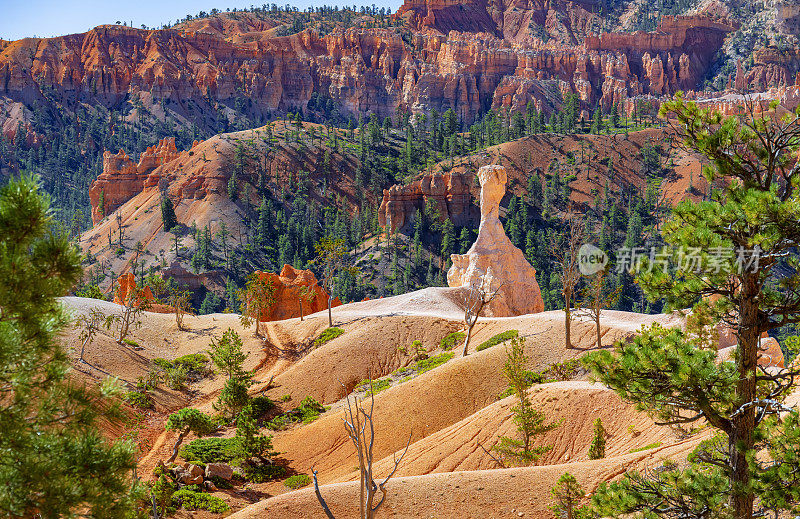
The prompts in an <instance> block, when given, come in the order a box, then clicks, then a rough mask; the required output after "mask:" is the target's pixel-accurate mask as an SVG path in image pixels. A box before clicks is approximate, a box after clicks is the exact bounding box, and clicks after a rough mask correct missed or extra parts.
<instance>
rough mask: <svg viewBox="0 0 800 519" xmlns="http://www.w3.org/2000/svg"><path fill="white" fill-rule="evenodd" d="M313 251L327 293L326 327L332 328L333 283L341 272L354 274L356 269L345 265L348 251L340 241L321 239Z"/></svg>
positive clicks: (342, 241) (327, 238)
mask: <svg viewBox="0 0 800 519" xmlns="http://www.w3.org/2000/svg"><path fill="white" fill-rule="evenodd" d="M314 250H316V252H317V259H316V260H315V262H316V263H317V264H318V265H319V266H320V268H321V269H322V286H323V288H325V291H326V292H327V293H328V326H330V327H333V314H332V312H331V305H332V304H333V281H334V279H335V278H336V276H338V275H339V274H340V273H342V272H343V271H347V272H350V273H351V274H356V273H357V272H358V269H356V268H355V267H352V266H349V265H347V258H348V251H347V246H346V244H345V242H344V240H342V239H334V238H329V237H323V238H321V239H320V240H319V241H318V242H317V244H316V245H315V246H314Z"/></svg>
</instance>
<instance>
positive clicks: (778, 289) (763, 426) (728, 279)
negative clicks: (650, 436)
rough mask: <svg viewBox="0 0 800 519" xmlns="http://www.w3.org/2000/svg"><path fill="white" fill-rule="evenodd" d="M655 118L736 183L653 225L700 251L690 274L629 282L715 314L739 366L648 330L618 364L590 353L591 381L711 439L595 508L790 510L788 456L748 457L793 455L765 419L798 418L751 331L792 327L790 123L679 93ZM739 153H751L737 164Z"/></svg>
mask: <svg viewBox="0 0 800 519" xmlns="http://www.w3.org/2000/svg"><path fill="white" fill-rule="evenodd" d="M663 110H664V112H665V113H668V115H669V116H670V117H671V118H673V120H674V121H675V122H676V126H677V127H678V128H679V130H680V137H681V142H682V143H684V144H683V145H685V146H686V147H687V148H689V149H691V150H694V151H699V152H701V153H702V154H704V155H705V156H706V157H707V158H708V159H709V162H710V163H711V164H712V166H710V167H709V168H708V169H707V170H705V174H706V175H707V177H708V180H709V182H713V181H714V180H715V179H717V178H725V179H732V181H730V182H727V184H726V188H725V190H724V191H719V192H715V193H714V195H713V196H712V197H711V199H709V200H705V201H702V202H699V203H695V202H692V201H684V202H681V203H680V204H678V206H676V208H675V209H674V212H673V215H672V217H671V218H670V219H669V220H668V221H667V222H666V223H665V224H664V226H663V228H662V235H663V237H664V240H665V242H666V243H667V244H669V245H671V246H672V247H674V248H675V249H676V250H681V249H682V250H695V249H696V250H697V251H698V260H699V265H700V268H697V269H695V268H691V267H689V268H686V267H685V266H684V267H682V268H680V269H679V270H678V271H676V270H675V269H674V268H672V267H671V266H669V265H664V264H662V263H654V264H653V265H652V269H650V266H651V265H647V262H645V263H646V264H645V265H644V267H645V268H644V269H642V271H640V272H639V274H638V279H637V282H638V283H639V285H640V286H642V287H643V289H644V290H645V292H646V293H647V295H648V297H649V298H650V300H651V301H655V300H656V299H659V298H662V297H665V298H666V299H667V303H668V305H669V308H670V309H671V308H687V307H689V306H691V307H692V308H693V316H702V317H703V321H704V322H708V323H711V325H713V324H716V322H718V321H719V320H721V319H722V320H724V321H725V322H726V323H727V324H728V325H729V326H731V327H732V328H733V330H734V333H735V334H736V336H737V337H738V345H737V347H736V355H735V357H734V359H735V363H732V362H723V363H719V362H718V359H717V356H716V352H715V351H713V350H711V349H709V348H708V344H706V343H707V342H708V341H703V340H700V338H701V337H705V336H711V335H712V333H711V332H707V333H704V334H697V333H693V332H692V331H691V330H688V331H687V332H683V331H681V330H665V329H663V328H661V327H658V326H654V327H652V328H651V329H648V330H645V331H644V332H643V333H642V335H640V336H638V337H636V338H635V339H634V341H633V342H632V343H630V344H629V345H627V346H626V345H622V344H621V343H620V344H617V345H616V346H615V350H616V352H615V353H616V355H615V356H612V354H611V352H607V351H606V352H603V353H596V354H593V355H591V356H590V357H589V361H588V364H589V366H590V367H591V369H592V371H593V372H595V374H596V375H597V376H598V378H599V380H601V381H602V382H604V383H605V384H607V385H609V386H610V387H612V388H614V389H615V391H617V392H618V393H619V394H620V395H622V397H623V398H625V399H626V400H628V401H632V402H636V403H637V405H638V406H639V407H640V408H641V409H645V410H647V411H648V412H649V413H650V414H652V415H654V416H655V417H656V418H657V419H658V421H659V422H662V423H665V424H674V425H679V426H681V427H683V428H689V427H692V426H694V425H695V424H699V423H703V424H708V425H709V426H710V427H712V428H713V429H716V430H717V431H718V433H719V434H718V438H717V439H716V440H714V442H713V444H711V443H705V444H702V445H701V446H700V447H699V448H698V450H697V451H695V454H694V456H693V459H694V460H696V463H690V464H689V466H687V467H675V466H673V467H668V470H665V471H663V472H661V473H659V474H657V476H658V477H657V479H653V477H648V475H647V474H645V475H642V474H636V473H631V474H629V475H628V477H627V478H625V479H623V480H622V481H621V482H620V483H618V484H615V485H606V486H604V487H601V491H599V492H598V494H597V499H596V503H597V505H598V509H599V510H611V509H614V510H616V512H614V513H617V514H620V513H632V512H633V511H636V510H647V511H651V510H652V508H651V507H652V504H653V502H664V501H665V500H670V502H675V501H673V499H674V496H676V495H681V496H685V498H684V499H683V501H682V502H683V503H684V505H682V506H684V507H685V508H682V509H678V510H673V511H671V515H669V514H667V513H664V514H660V515H662V516H667V515H669V516H671V517H674V516H677V515H681V516H684V517H688V516H689V515H688V514H697V513H698V511H700V510H705V511H704V512H703V516H704V517H719V516H722V515H725V516H731V517H733V518H735V519H750V518H751V517H753V515H754V512H756V510H754V508H755V506H756V504H758V506H759V508H760V511H761V512H762V513H766V510H773V509H774V508H776V507H781V506H784V505H786V504H787V503H790V502H791V503H793V505H792V506H796V505H797V503H798V502H800V487H798V486H797V485H796V484H791V483H789V482H788V480H787V475H788V474H790V473H792V472H793V471H794V473H797V471H798V470H800V466H797V465H796V463H797V461H798V460H797V457H796V456H794V455H788V457H787V458H784V459H776V460H774V461H773V460H770V462H769V463H766V464H765V463H761V462H760V460H759V459H758V456H756V455H755V453H756V452H757V451H759V450H760V449H761V448H762V447H763V446H764V442H766V443H770V442H772V443H773V445H774V444H775V442H780V443H782V444H783V445H784V447H783V448H782V449H783V450H782V451H781V449H776V452H777V453H780V452H783V453H784V455H787V453H788V451H789V450H795V452H796V451H797V450H798V449H800V445H798V444H797V443H795V444H789V443H787V442H789V441H795V442H797V441H799V440H800V438H798V437H797V435H791V434H787V433H786V431H785V428H783V426H779V425H775V426H773V425H772V424H771V423H770V422H771V418H770V417H771V416H777V415H778V413H781V412H783V413H784V415H783V416H782V421H783V423H784V424H785V423H790V422H796V420H797V419H798V415H797V411H796V410H790V409H788V408H786V407H785V406H784V404H783V403H782V402H783V400H784V399H785V398H786V395H787V394H788V393H789V392H790V391H791V389H792V387H793V382H792V381H793V380H794V378H795V377H796V376H797V375H798V374H800V371H798V370H797V369H796V368H788V369H776V370H774V371H770V372H769V374H767V372H766V371H765V370H760V369H759V368H758V366H757V365H758V358H759V345H760V337H761V335H762V334H763V333H765V332H769V331H770V330H772V329H774V328H776V327H778V326H781V325H783V324H787V323H795V322H798V321H800V296H798V293H797V291H796V289H795V287H797V286H798V285H799V284H800V274H798V272H800V259H799V258H798V257H797V255H796V254H794V252H793V251H795V250H796V247H797V243H800V230H799V229H798V227H797V219H798V208H797V203H798V201H797V192H796V188H797V187H796V186H797V184H798V181H800V170H799V169H798V168H797V167H795V166H793V165H794V164H795V162H796V153H797V148H798V139H800V117H798V116H791V117H787V118H785V119H781V120H776V119H772V118H771V116H770V115H767V114H768V112H763V113H762V115H754V116H751V115H748V116H747V117H744V118H741V119H739V118H737V117H723V116H722V115H720V114H718V113H715V112H711V111H706V110H701V109H700V108H699V107H698V106H697V105H696V104H695V103H692V102H690V103H687V102H685V101H684V100H683V98H682V97H681V96H677V97H676V99H675V100H674V101H670V102H668V103H666V104H665V105H664V108H663ZM757 113H758V112H756V114H757ZM742 150H748V151H747V152H746V154H745V157H746V159H745V158H743V155H742ZM709 265H711V268H709ZM695 318H696V317H695ZM688 324H689V323H687V327H688ZM712 330H713V329H712ZM767 395H768V396H767ZM701 421H702V422H701ZM776 429H777V430H778V432H779V433H780V434H777V435H776V432H775V431H776ZM781 430H782V432H781ZM706 460H711V462H712V463H705V461H706ZM793 464H794V465H793ZM650 476H656V475H650ZM772 477H774V478H775V481H776V482H777V483H778V486H779V487H780V488H784V491H783V498H782V502H776V501H772V502H770V500H771V499H775V497H774V495H771V494H770V492H769V490H770V488H775V487H770V486H768V485H762V484H761V483H762V482H763V481H765V480H768V479H770V478H772ZM784 485H785V487H784ZM757 498H759V499H757ZM718 514H719V515H718ZM604 515H605V514H604Z"/></svg>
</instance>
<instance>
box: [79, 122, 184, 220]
mask: <svg viewBox="0 0 800 519" xmlns="http://www.w3.org/2000/svg"><path fill="white" fill-rule="evenodd" d="M178 155H179V153H178V150H177V148H176V147H175V138H174V137H167V138H165V139H162V140H161V141H160V142H159V143H158V144H157V145H155V146H150V147H149V148H147V150H145V152H144V153H142V154H141V156H140V157H139V162H138V163H135V162H133V161H132V160H131V159H130V157H128V155H127V154H126V153H125V152H124V151H122V150H119V152H118V153H116V154H114V153H111V152H110V151H106V152H105V153H103V172H102V173H101V174H100V175H99V176H98V177H97V179H96V180H95V181H94V182H93V183H92V185H91V187H90V188H89V201H90V202H91V204H92V222H94V223H97V222H99V221H100V220H102V219H103V217H104V216H106V215H108V214H111V213H112V212H114V211H115V210H116V209H117V208H118V207H119V206H121V205H122V204H124V203H125V202H127V201H128V200H130V199H131V198H133V197H134V196H136V195H137V194H139V193H140V192H141V191H142V189H144V188H145V187H150V186H153V185H157V184H158V177H157V176H154V177H152V178H148V177H150V174H151V173H152V172H153V170H155V169H156V168H158V167H159V166H162V165H164V164H166V163H168V162H171V161H172V160H174V159H175V158H177V157H178ZM101 199H102V202H103V203H102V204H100V202H101Z"/></svg>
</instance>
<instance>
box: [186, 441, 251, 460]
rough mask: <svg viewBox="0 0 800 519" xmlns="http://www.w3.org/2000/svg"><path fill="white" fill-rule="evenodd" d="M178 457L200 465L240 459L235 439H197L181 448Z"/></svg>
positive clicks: (237, 442) (237, 443)
mask: <svg viewBox="0 0 800 519" xmlns="http://www.w3.org/2000/svg"><path fill="white" fill-rule="evenodd" d="M180 455H181V458H183V459H185V460H198V461H200V462H202V463H229V462H231V461H233V460H235V459H238V458H240V457H241V453H240V450H239V441H238V440H237V439H236V438H198V439H196V440H193V441H192V442H191V443H189V445H186V446H185V447H183V448H182V449H181V451H180Z"/></svg>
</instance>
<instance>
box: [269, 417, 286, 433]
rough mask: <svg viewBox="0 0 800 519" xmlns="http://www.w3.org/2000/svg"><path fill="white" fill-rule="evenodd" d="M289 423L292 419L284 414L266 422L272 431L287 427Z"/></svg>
mask: <svg viewBox="0 0 800 519" xmlns="http://www.w3.org/2000/svg"><path fill="white" fill-rule="evenodd" d="M290 423H292V421H291V420H290V419H289V417H288V416H286V415H285V414H282V415H280V416H276V417H275V418H273V419H272V420H270V421H269V422H267V424H266V425H267V428H268V429H271V430H273V431H282V430H284V429H286V428H287V427H289V424H290Z"/></svg>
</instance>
